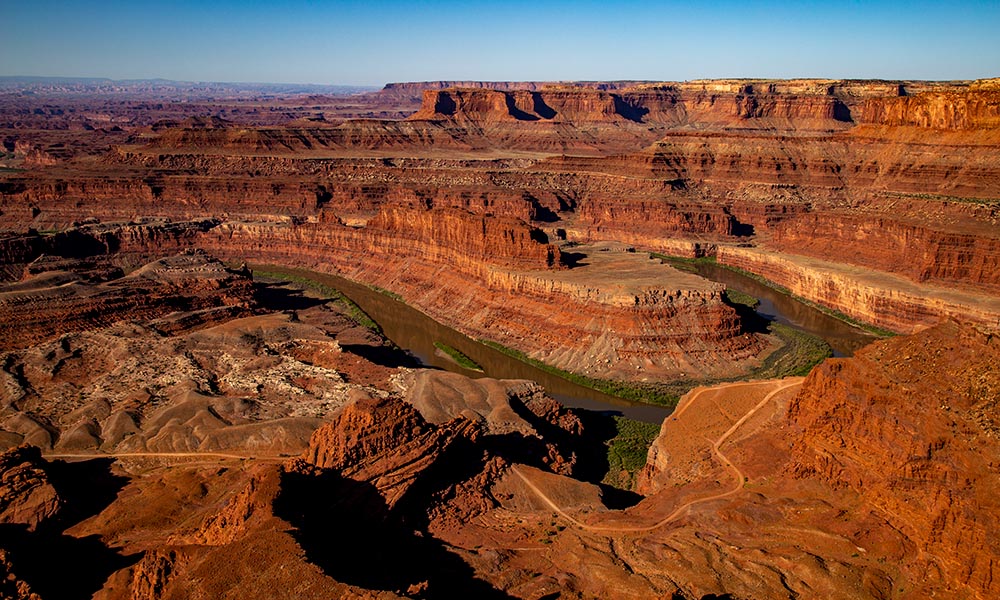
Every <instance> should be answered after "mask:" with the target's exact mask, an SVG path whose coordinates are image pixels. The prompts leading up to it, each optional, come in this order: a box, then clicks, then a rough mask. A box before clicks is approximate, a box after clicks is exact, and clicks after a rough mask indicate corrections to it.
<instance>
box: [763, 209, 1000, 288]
mask: <svg viewBox="0 0 1000 600" xmlns="http://www.w3.org/2000/svg"><path fill="white" fill-rule="evenodd" d="M771 239H772V244H771V245H772V247H774V248H775V249H779V250H781V251H784V252H790V253H798V254H808V255H811V256H816V257H818V258H823V259H826V260H837V261H839V262H847V263H851V264H856V265H864V266H866V267H869V268H873V269H877V270H880V271H888V272H890V273H899V274H901V275H904V276H906V277H908V278H909V279H912V280H913V281H917V282H923V281H927V282H932V283H938V284H946V285H959V286H971V287H974V288H979V289H982V290H989V291H994V292H995V291H1000V237H993V236H989V237H987V236H986V235H983V234H982V233H979V234H977V233H974V232H969V233H961V232H950V231H940V230H934V229H930V228H928V227H926V225H923V224H919V223H907V222H900V221H899V220H896V219H892V218H891V217H859V216H856V215H851V214H845V213H843V212H838V213H824V214H815V213H814V214H808V215H806V214H803V215H801V216H797V217H796V218H793V219H787V220H785V221H783V222H782V223H780V224H778V225H776V226H775V227H774V228H773V229H772V238H771Z"/></svg>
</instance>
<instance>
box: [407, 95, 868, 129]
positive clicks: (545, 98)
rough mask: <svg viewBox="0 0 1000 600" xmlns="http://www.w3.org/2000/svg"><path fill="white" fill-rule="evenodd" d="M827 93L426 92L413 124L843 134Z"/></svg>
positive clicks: (841, 115)
mask: <svg viewBox="0 0 1000 600" xmlns="http://www.w3.org/2000/svg"><path fill="white" fill-rule="evenodd" d="M827 91H828V90H827V89H824V90H822V92H823V93H822V94H817V95H815V96H806V95H791V94H784V93H774V92H775V90H773V89H772V90H765V91H758V90H756V89H754V87H753V86H741V87H740V88H739V89H738V90H736V91H730V90H725V91H723V90H715V91H713V92H706V91H705V90H703V89H702V90H698V89H694V90H691V89H688V88H686V86H680V87H677V86H667V85H664V86H643V87H639V88H638V89H634V90H621V91H614V92H606V91H600V90H586V89H575V90H574V89H551V88H550V89H544V90H540V91H529V90H498V89H484V88H472V89H463V88H453V89H440V90H439V89H434V90H427V91H425V92H424V98H423V106H422V107H421V109H420V111H418V112H417V113H415V114H414V115H413V116H411V117H410V119H411V120H415V121H426V120H440V119H449V120H455V121H456V122H460V123H498V122H509V123H515V122H518V121H521V122H532V121H551V122H565V123H574V124H585V123H601V124H609V123H615V122H620V123H629V122H632V123H655V124H658V125H661V126H663V125H665V126H678V125H684V124H694V123H701V124H711V125H740V124H752V123H756V125H757V126H760V125H764V124H765V123H767V124H771V125H772V126H773V125H774V124H778V123H780V124H783V125H784V126H786V127H792V128H798V127H801V128H806V129H809V128H813V129H841V128H843V127H844V126H845V123H847V122H849V121H850V120H851V117H850V110H849V109H848V107H847V106H846V105H845V104H843V102H842V101H841V100H840V99H838V98H837V97H834V96H832V95H829V94H828V93H827Z"/></svg>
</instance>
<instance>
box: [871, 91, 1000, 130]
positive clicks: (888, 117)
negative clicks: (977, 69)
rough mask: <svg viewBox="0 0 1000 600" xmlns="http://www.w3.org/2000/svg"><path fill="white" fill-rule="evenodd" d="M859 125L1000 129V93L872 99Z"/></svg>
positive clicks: (945, 94)
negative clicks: (999, 127)
mask: <svg viewBox="0 0 1000 600" xmlns="http://www.w3.org/2000/svg"><path fill="white" fill-rule="evenodd" d="M859 121H860V122H862V123H872V124H877V125H888V126H906V125H911V126H916V127H929V128H933V129H976V128H996V127H998V126H1000V92H998V91H997V90H995V89H994V90H975V91H965V92H926V93H923V94H918V95H916V96H906V97H899V98H891V99H890V98H871V99H868V100H866V101H865V103H864V105H863V106H862V109H861V113H860V118H859Z"/></svg>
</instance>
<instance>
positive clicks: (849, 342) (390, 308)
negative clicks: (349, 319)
mask: <svg viewBox="0 0 1000 600" xmlns="http://www.w3.org/2000/svg"><path fill="white" fill-rule="evenodd" d="M699 267H716V266H715V265H699ZM254 268H260V269H262V270H266V271H272V272H276V273H288V274H292V275H296V276H299V277H305V278H308V279H311V280H313V281H316V282H317V283H321V284H323V285H326V286H329V287H332V288H334V289H336V290H339V291H340V292H341V293H342V294H344V295H345V296H347V297H348V298H350V299H351V301H353V302H354V303H355V304H357V305H358V306H359V307H360V308H361V310H363V311H365V313H367V314H368V315H369V316H370V317H371V318H372V320H374V321H375V322H376V323H378V325H379V327H381V328H382V332H383V334H384V335H385V337H386V338H388V339H389V340H391V341H392V342H393V343H394V344H396V345H397V346H399V347H400V348H402V349H403V350H405V351H407V352H408V353H409V354H410V355H412V356H413V357H414V358H416V359H417V361H419V362H420V363H421V364H422V365H425V366H428V367H436V368H440V369H445V370H448V371H454V372H456V373H461V374H463V375H467V376H469V377H473V378H479V377H494V378H497V379H530V380H533V381H536V382H538V383H539V384H541V385H542V386H544V387H545V390H546V391H547V392H548V394H549V395H550V396H552V397H553V398H555V399H556V400H558V401H559V402H561V403H562V404H564V405H565V406H570V407H573V408H584V409H588V410H594V411H613V412H617V413H621V414H622V415H623V416H625V417H628V418H630V419H635V420H638V421H645V422H647V423H661V422H662V421H663V419H664V418H665V417H667V416H668V415H669V414H670V413H671V412H672V410H673V409H671V408H666V407H662V406H654V405H649V404H643V403H640V402H632V401H629V400H624V399H622V398H618V397H615V396H611V395H608V394H605V393H602V392H599V391H597V390H593V389H590V388H588V387H584V386H581V385H577V384H575V383H573V382H571V381H567V380H565V379H563V378H561V377H558V376H556V375H553V374H551V373H548V372H546V371H543V370H541V369H538V368H537V367H534V366H532V365H529V364H527V363H525V362H522V361H520V360H517V359H515V358H511V357H510V356H507V355H506V354H504V353H502V352H500V351H498V350H495V349H493V348H490V347H489V346H486V345H484V344H481V343H479V342H477V341H476V340H473V339H472V338H470V337H468V336H466V335H464V334H462V333H460V332H458V331H456V330H454V329H452V328H450V327H446V326H445V325H442V324H441V323H438V322H437V321H435V320H434V319H432V318H430V317H428V316H427V315H425V314H424V313H422V312H420V311H419V310H416V309H415V308H413V307H411V306H409V305H407V304H405V303H403V302H400V301H398V300H395V299H393V298H391V297H389V296H387V295H385V294H383V293H380V292H377V291H375V290H372V289H370V288H368V287H366V286H364V285H361V284H358V283H354V282H352V281H349V280H347V279H344V278H342V277H338V276H336V275H328V274H325V273H317V272H314V271H307V270H304V269H291V268H284V267H275V266H271V265H268V266H258V265H254ZM716 269H717V270H718V272H715V270H710V269H706V272H705V273H701V274H702V276H704V277H707V278H708V279H713V280H715V281H722V282H723V283H727V284H728V285H732V287H734V288H735V289H739V290H740V291H743V292H745V293H747V294H751V295H753V296H755V297H757V298H760V300H761V304H760V306H759V307H758V312H759V313H761V314H762V315H763V316H765V317H766V318H775V319H778V320H779V321H780V322H782V323H787V324H789V325H791V326H792V327H796V328H799V329H803V330H805V331H808V332H809V333H813V334H815V335H820V336H821V337H823V338H824V339H826V340H827V341H828V342H829V343H830V345H831V346H832V347H833V348H834V350H835V352H837V353H838V354H839V355H848V354H850V353H851V352H853V349H854V348H857V347H860V346H861V345H863V344H864V343H867V341H871V339H872V336H870V335H868V334H866V333H864V332H862V331H861V330H859V329H857V328H854V327H852V326H850V325H848V324H846V323H844V322H843V321H839V320H837V319H834V318H832V317H829V316H828V315H825V314H823V313H822V312H820V311H818V310H816V309H814V308H811V307H809V306H806V305H804V304H802V303H801V302H798V301H796V300H795V299H793V298H790V297H788V296H787V295H784V294H781V293H780V292H776V291H774V290H772V289H770V288H768V287H767V286H764V285H761V284H760V283H758V282H756V281H754V280H753V279H750V278H748V277H743V276H742V275H739V274H738V273H733V272H732V271H728V270H726V269H723V268H721V267H716ZM758 288H759V289H758ZM859 334H860V335H859ZM865 340H867V341H865ZM434 342H439V343H442V344H446V345H448V346H451V347H452V348H455V349H457V350H459V351H460V352H462V353H463V354H465V355H466V356H468V357H469V358H471V359H472V360H473V361H475V362H476V363H477V364H479V365H480V366H481V367H482V368H483V372H479V371H472V370H469V369H465V368H463V367H461V366H459V365H458V364H456V363H455V362H454V361H453V360H451V359H450V358H448V357H446V356H443V355H442V353H441V352H440V351H438V350H437V348H436V347H435V346H434Z"/></svg>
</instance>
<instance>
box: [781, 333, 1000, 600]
mask: <svg viewBox="0 0 1000 600" xmlns="http://www.w3.org/2000/svg"><path fill="white" fill-rule="evenodd" d="M998 367H1000V344H998V339H997V336H996V333H989V332H986V331H981V330H977V329H976V328H973V327H968V326H960V325H958V324H957V323H954V322H950V323H946V324H943V325H941V326H938V327H935V328H933V329H929V330H927V331H925V332H923V333H921V334H919V335H916V336H913V337H903V338H896V339H893V340H889V341H884V342H879V343H876V344H874V345H872V346H870V347H868V348H866V349H865V350H863V351H861V352H859V353H858V354H857V355H856V356H855V357H854V358H852V359H845V360H839V359H834V360H828V361H826V362H825V363H823V364H822V365H820V366H819V367H818V368H816V369H815V370H814V371H813V372H812V374H811V375H810V376H809V377H808V379H807V380H806V382H805V384H804V385H803V387H802V391H801V392H800V393H799V395H798V396H797V397H796V398H795V400H794V401H793V402H792V404H791V406H790V407H789V411H788V418H789V421H790V423H791V424H792V425H793V426H794V427H795V428H796V430H795V431H796V437H795V438H794V440H793V442H792V443H793V448H794V450H793V463H792V464H791V465H790V466H789V471H790V472H791V473H794V474H795V475H796V476H798V477H818V478H820V479H822V480H824V481H826V482H827V483H828V484H829V485H831V486H833V487H834V488H837V489H847V490H851V491H853V492H855V493H857V494H858V495H859V499H860V500H861V502H862V503H863V504H864V505H865V506H867V507H871V508H872V509H873V510H874V511H875V512H876V514H878V515H879V516H880V517H881V518H884V519H886V520H887V521H888V522H889V523H890V524H891V525H892V526H893V527H895V528H896V529H898V531H899V532H900V533H901V534H902V535H903V536H905V537H906V538H907V539H908V540H909V542H910V543H912V544H913V545H914V547H915V554H916V557H917V561H916V562H917V564H916V565H913V567H912V568H913V570H914V571H915V573H914V575H915V577H916V580H917V581H925V582H929V581H930V580H935V579H936V580H937V581H938V582H941V583H952V584H954V585H956V587H957V588H958V589H961V588H963V587H964V588H967V589H969V590H972V591H973V594H974V595H978V596H981V597H984V598H985V597H989V596H990V595H992V594H994V593H995V592H996V586H997V577H996V569H997V567H996V565H997V556H998V555H1000V545H998V544H997V538H996V535H995V527H996V523H995V522H993V521H992V520H991V519H989V518H987V517H985V515H991V514H995V513H996V511H997V510H1000V506H998V505H997V496H996V494H995V493H994V491H995V490H996V489H997V487H998V485H1000V477H998V475H997V470H996V465H997V463H998V461H1000V443H998V434H1000V429H998V425H1000V413H998V407H997V398H998V395H997V394H998V392H1000V378H998V374H1000V368H998ZM956 556H963V557H966V559H965V560H962V561H956V560H954V557H956Z"/></svg>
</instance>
